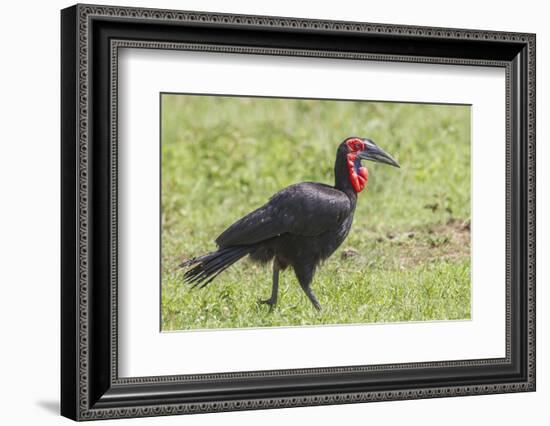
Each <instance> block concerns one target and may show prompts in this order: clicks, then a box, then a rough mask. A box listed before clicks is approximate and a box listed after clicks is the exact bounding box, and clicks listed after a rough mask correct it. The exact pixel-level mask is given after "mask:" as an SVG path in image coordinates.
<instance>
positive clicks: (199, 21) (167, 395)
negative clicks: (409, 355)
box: [61, 5, 535, 420]
mask: <svg viewBox="0 0 550 426" xmlns="http://www.w3.org/2000/svg"><path fill="white" fill-rule="evenodd" d="M95 24H99V25H95ZM124 24H126V25H128V24H129V25H130V26H131V25H132V24H136V25H138V26H140V28H139V29H135V28H134V27H132V28H130V27H129V26H126V27H124ZM161 27H162V28H164V29H165V30H166V29H167V28H169V27H170V28H171V29H168V30H167V31H165V32H162V31H160V28H161ZM174 28H176V29H177V28H179V29H180V30H182V32H185V31H183V30H184V29H189V34H184V35H183V36H175V33H174V31H173V30H174ZM209 28H217V29H219V30H220V29H223V30H226V31H227V34H229V35H230V36H233V35H234V34H235V35H234V40H235V41H236V42H234V43H227V44H225V43H224V44H222V43H219V41H220V39H218V43H216V42H212V41H211V40H209V39H208V37H206V36H205V32H204V31H205V30H208V29H209ZM247 29H249V30H254V31H255V33H256V34H258V32H260V33H261V32H264V33H266V34H269V37H268V38H269V40H271V41H268V42H267V44H268V45H265V43H264V45H262V46H258V45H256V46H254V45H252V44H253V43H247V40H248V37H249V36H248V35H247V34H245V33H247ZM144 32H147V33H148V34H149V35H151V34H158V36H156V37H152V38H156V39H155V40H151V39H145V38H143V37H141V38H140V36H142V35H143V34H144ZM273 34H274V35H273ZM308 34H315V35H317V36H324V37H328V39H327V40H331V41H332V42H333V43H332V45H333V47H336V48H335V49H330V48H327V49H325V48H323V47H321V46H319V45H316V44H315V42H304V43H305V44H306V47H305V48H304V46H303V45H304V43H302V44H300V43H297V44H296V43H294V42H293V41H292V40H300V37H302V36H307V35H308ZM277 35H284V36H286V38H285V37H284V36H283V37H282V40H279V39H277ZM182 37H183V38H182ZM271 37H272V38H271ZM342 37H343V40H344V42H346V41H349V40H351V42H356V41H357V40H359V41H360V42H361V43H365V41H367V42H370V43H371V45H368V43H366V44H367V48H366V49H363V50H361V49H357V48H355V49H354V48H353V47H351V48H349V49H346V48H345V46H344V45H343V44H342V42H341V40H342ZM243 41H244V42H243ZM396 41H399V42H401V43H402V46H405V50H403V51H401V52H400V51H399V47H398V48H389V47H388V43H394V44H395V43H396ZM422 43H423V46H420V47H419V48H414V47H415V46H416V45H419V44H420V45H421V44H422ZM310 46H311V47H310ZM354 46H357V44H355V45H354ZM411 47H413V49H412V50H413V51H418V53H415V54H409V53H407V54H404V52H405V51H406V52H409V50H410V48H411ZM442 47H443V48H449V47H450V48H454V50H452V49H450V51H451V53H454V55H451V56H444V55H443V54H441V52H442ZM120 48H148V49H151V48H153V49H178V50H196V51H216V52H226V53H237V54H263V55H275V56H277V55H287V56H288V55H292V56H314V57H325V58H340V59H349V60H371V61H373V60H374V61H381V60H383V61H396V62H424V63H443V64H458V65H478V66H479V65H481V66H492V67H503V68H505V70H506V115H507V116H506V123H507V129H506V135H507V136H506V138H507V141H506V147H507V154H506V158H507V159H506V162H507V164H506V171H507V178H506V194H507V211H506V241H507V243H506V244H507V247H506V252H507V256H506V257H507V259H506V277H507V278H506V357H505V358H502V359H481V360H465V361H452V362H432V363H414V364H391V365H390V364H388V365H377V366H353V367H327V368H322V369H302V370H275V371H256V372H242V373H222V374H208V375H193V376H162V377H136V378H119V377H118V367H117V364H118V354H117V342H118V327H117V255H118V253H117V229H118V222H117V207H116V206H117V200H118V187H117V155H118V154H117V107H118V98H117V88H118V74H117V72H118V51H119V49H120ZM430 52H431V54H430ZM100 53H102V54H103V56H101V54H100ZM62 82H63V84H62V167H63V170H62V179H63V181H62V223H63V229H62V262H63V265H62V407H61V411H62V414H63V415H65V416H67V417H70V418H73V419H75V420H89V419H99V418H113V417H137V416H151V415H168V414H183V413H195V412H212V411H229V410H243V409H260V408H277V407H290V406H306V405H321V404H338V403H351V402H365V401H379V400H397V399H414V398H431V397H441V396H458V395H474V394H487V393H502V392H517V391H533V390H534V389H535V36H534V35H532V34H518V33H502V32H489V31H474V30H462V29H446V28H424V27H410V26H398V25H381V24H367V23H355V22H335V21H321V20H305V19H293V18H276V17H262V16H243V15H226V14H212V13H200V12H180V11H168V10H155V9H134V8H121V7H103V6H91V5H76V6H73V7H72V8H68V9H65V10H64V11H63V12H62ZM98 230H104V232H103V233H99V231H98ZM482 372H483V374H485V373H486V374H487V376H486V377H483V374H482ZM412 376H415V377H422V378H424V379H426V382H427V384H426V385H422V386H421V385H415V383H414V381H413V380H412V378H411V377H412ZM459 380H460V381H461V383H467V384H458V383H459ZM236 382H239V383H241V384H242V389H240V390H239V391H238V392H233V393H232V392H230V391H229V390H228V389H224V386H225V385H229V384H231V385H232V387H233V388H234V387H235V383H236ZM305 382H307V383H308V384H310V385H311V386H303V384H304V383H305ZM310 382H311V383H310ZM337 382H338V385H336V383H337Z"/></svg>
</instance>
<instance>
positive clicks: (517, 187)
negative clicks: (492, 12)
mask: <svg viewBox="0 0 550 426" xmlns="http://www.w3.org/2000/svg"><path fill="white" fill-rule="evenodd" d="M61 51H62V76H61V78H62V93H61V98H62V122H61V127H62V141H61V157H62V184H61V190H62V218H61V220H62V282H61V307H62V311H61V317H62V318H61V319H62V328H61V337H62V351H61V352H62V358H61V367H62V368H61V370H62V375H61V384H62V386H61V413H62V415H64V416H66V417H69V418H71V419H74V420H92V419H105V418H121V417H141V416H158V415H169V414H188V413H206V412H214V411H230V410H249V409H269V408H279V407H292V406H308V405H321V404H345V403H356V402H369V401H382V400H400V399H416V398H436V397H449V396H465V395H478V394H490V393H504V392H522V391H534V390H535V35H534V34H523V33H522V34H520V33H505V32H495V31H479V30H463V29H449V28H427V27H412V26H403V25H387V24H369V23H359V22H336V21H322V20H306V19H295V18H281V17H269V16H243V15H227V14H217V13H203V12H187V11H171V10H155V9H137V8H129V7H106V6H96V5H76V6H73V7H70V8H67V9H64V10H63V11H62V12H61Z"/></svg>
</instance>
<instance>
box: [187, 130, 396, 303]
mask: <svg viewBox="0 0 550 426" xmlns="http://www.w3.org/2000/svg"><path fill="white" fill-rule="evenodd" d="M361 160H372V161H377V162H379V163H385V164H389V165H391V166H395V167H399V164H397V162H396V161H395V160H394V159H393V158H392V157H391V156H390V155H389V154H387V153H385V152H384V151H383V150H382V149H381V148H379V147H378V146H377V145H376V144H375V143H374V142H373V141H371V140H370V139H363V138H357V137H350V138H347V139H346V140H344V141H343V142H342V143H341V144H340V145H339V147H338V150H337V151H336V162H335V164H334V174H335V181H334V186H330V185H325V184H323V183H317V182H303V183H298V184H294V185H290V186H289V187H287V188H285V189H283V190H281V191H279V192H277V193H276V194H275V195H273V196H272V197H271V198H270V199H269V201H268V202H267V203H266V204H264V205H263V206H261V207H260V208H258V209H256V210H254V211H253V212H251V213H249V214H247V215H246V216H244V217H243V218H241V219H239V220H238V221H236V222H235V223H234V224H233V225H231V226H230V227H229V228H227V229H226V230H225V231H224V232H223V233H222V234H221V235H220V236H219V237H218V238H216V244H217V245H218V250H217V251H214V252H212V253H208V254H205V255H203V256H199V257H195V258H192V259H189V260H187V261H185V262H183V263H182V264H181V265H180V266H181V267H183V268H190V267H192V268H191V269H187V271H186V272H185V275H184V278H185V281H187V282H189V283H192V284H194V286H197V285H198V286H200V287H201V288H202V287H204V286H206V285H207V284H208V283H210V282H211V281H212V280H213V279H214V278H216V277H217V276H218V275H219V274H220V273H221V272H223V271H224V270H225V269H227V268H228V267H229V266H231V265H232V264H233V263H235V262H236V261H238V260H239V259H241V258H243V257H245V256H247V255H249V256H250V258H251V259H252V260H254V261H258V262H262V263H267V262H269V261H271V260H273V287H272V290H271V297H270V298H269V299H266V300H260V303H266V304H268V305H270V307H271V308H273V306H275V304H276V303H277V292H278V287H279V271H281V270H284V269H286V268H287V267H289V266H292V268H293V269H294V272H295V274H296V277H297V278H298V281H299V282H300V286H301V287H302V290H303V291H304V292H305V293H306V295H307V296H308V297H309V300H310V301H311V303H313V306H315V308H316V309H318V310H320V309H321V305H320V304H319V301H318V300H317V297H316V296H315V294H314V293H313V291H312V289H311V286H310V285H311V281H312V279H313V275H314V274H315V270H316V268H317V265H318V264H319V263H320V262H321V261H323V260H325V259H327V258H328V257H329V256H330V255H331V254H332V253H334V251H335V250H336V249H337V248H338V247H339V246H340V244H342V242H343V241H344V240H345V239H346V237H347V235H348V233H349V230H350V228H351V224H352V222H353V213H354V212H355V206H356V204H357V194H358V193H359V192H361V191H362V190H363V189H364V188H365V185H366V184H367V180H368V171H367V169H366V167H364V166H363V165H362V164H361Z"/></svg>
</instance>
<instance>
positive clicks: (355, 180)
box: [348, 152, 369, 192]
mask: <svg viewBox="0 0 550 426" xmlns="http://www.w3.org/2000/svg"><path fill="white" fill-rule="evenodd" d="M348 172H349V181H350V182H351V185H352V186H353V189H354V190H355V192H361V191H362V190H363V189H365V187H366V186H367V182H368V180H369V171H368V170H367V168H366V167H363V166H361V162H360V160H359V159H358V158H357V154H356V153H354V152H351V153H349V154H348Z"/></svg>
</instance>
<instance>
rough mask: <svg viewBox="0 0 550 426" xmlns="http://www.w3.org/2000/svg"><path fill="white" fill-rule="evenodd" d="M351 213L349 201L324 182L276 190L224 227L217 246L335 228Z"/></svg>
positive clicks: (313, 232) (307, 234) (314, 232)
mask: <svg viewBox="0 0 550 426" xmlns="http://www.w3.org/2000/svg"><path fill="white" fill-rule="evenodd" d="M350 213H351V202H350V200H349V198H348V197H347V196H346V195H345V194H344V193H343V192H341V191H338V190H337V189H334V188H333V187H330V186H328V185H323V184H319V183H311V182H305V183H300V184H296V185H292V186H289V187H288V188H285V189H283V190H282V191H280V192H278V193H276V194H275V195H274V196H273V197H271V199H270V200H269V201H268V202H267V203H266V204H264V205H263V206H262V207H260V208H258V209H256V210H254V211H253V212H251V213H249V214H247V215H246V216H244V217H243V218H242V219H240V220H238V221H237V222H235V223H234V224H233V225H231V226H230V227H229V228H227V229H226V230H225V231H224V232H223V233H222V234H221V235H220V236H219V237H218V238H217V239H216V243H217V244H218V245H219V246H220V247H227V246H232V245H244V244H254V243H257V242H260V241H264V240H267V239H269V238H273V237H275V236H278V235H282V234H286V233H289V234H294V235H302V236H315V235H319V234H322V233H324V232H326V231H328V230H331V229H335V228H337V227H338V226H339V225H340V224H341V223H342V222H343V221H344V219H345V218H346V217H348V215H349V214H350Z"/></svg>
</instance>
